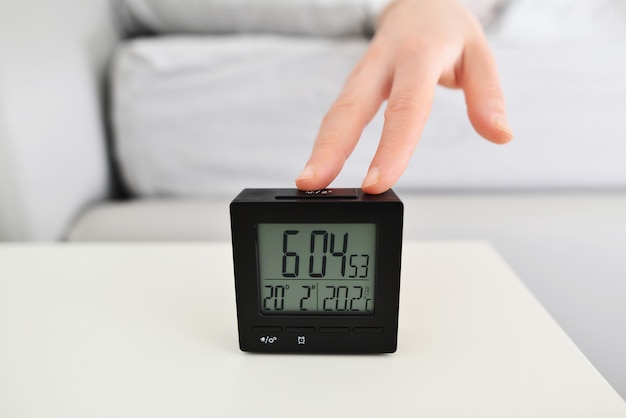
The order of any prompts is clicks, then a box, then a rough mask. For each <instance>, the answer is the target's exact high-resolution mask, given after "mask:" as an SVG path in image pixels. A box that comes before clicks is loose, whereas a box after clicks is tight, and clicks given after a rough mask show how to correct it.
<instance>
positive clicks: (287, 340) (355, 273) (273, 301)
mask: <svg viewBox="0 0 626 418" xmlns="http://www.w3.org/2000/svg"><path fill="white" fill-rule="evenodd" d="M230 215H231V231H232V246H233V261H234V272H235V291H236V301H237V319H238V328H239V346H240V348H241V350H243V351H254V352H266V353H273V352H282V353H391V352H395V351H396V347H397V335H398V306H399V296H400V262H401V252H402V221H403V205H402V202H401V201H400V199H399V198H398V196H396V194H395V193H394V192H393V191H391V190H389V191H387V192H385V193H383V194H380V195H368V194H365V193H364V192H363V191H362V190H360V189H325V190H318V191H314V192H303V191H300V190H297V189H245V190H243V191H242V192H241V193H240V194H239V195H238V196H237V197H236V198H235V199H234V200H233V201H232V203H231V205H230Z"/></svg>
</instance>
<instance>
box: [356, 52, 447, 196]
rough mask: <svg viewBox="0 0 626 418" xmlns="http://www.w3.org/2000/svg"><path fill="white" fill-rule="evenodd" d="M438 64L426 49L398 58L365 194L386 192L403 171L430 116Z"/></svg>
mask: <svg viewBox="0 0 626 418" xmlns="http://www.w3.org/2000/svg"><path fill="white" fill-rule="evenodd" d="M440 62H441V60H440V57H439V56H438V54H437V53H436V52H435V51H432V50H429V48H418V47H414V48H409V49H408V50H405V51H404V52H403V54H402V55H401V56H400V57H399V60H398V65H397V66H396V70H395V72H394V77H393V85H392V87H391V93H390V95H389V101H388V104H387V109H386V110H385V124H384V126H383V132H382V135H381V139H380V144H379V145H378V149H377V150H376V154H375V155H374V158H373V159H372V163H371V165H370V168H369V171H368V173H367V176H366V177H365V180H363V185H362V186H361V187H362V188H363V190H364V191H365V192H367V193H371V194H379V193H383V192H385V191H386V190H388V189H389V188H390V187H391V186H393V184H394V183H395V182H396V181H397V180H398V179H399V178H400V176H401V175H402V173H403V172H404V170H405V169H406V166H407V165H408V163H409V159H410V158H411V155H412V154H413V151H414V150H415V147H416V146H417V143H418V142H419V138H420V136H421V135H422V131H423V129H424V125H425V124H426V120H427V119H428V116H429V114H430V109H431V107H432V102H433V97H434V94H435V87H436V86H437V83H438V81H439V77H440V75H441V65H440V64H439V63H440Z"/></svg>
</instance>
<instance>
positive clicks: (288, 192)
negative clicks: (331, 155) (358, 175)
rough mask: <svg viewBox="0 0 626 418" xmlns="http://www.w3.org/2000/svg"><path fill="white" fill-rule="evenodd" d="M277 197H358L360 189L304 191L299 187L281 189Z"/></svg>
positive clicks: (277, 192)
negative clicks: (298, 188)
mask: <svg viewBox="0 0 626 418" xmlns="http://www.w3.org/2000/svg"><path fill="white" fill-rule="evenodd" d="M274 197H275V198H276V199H358V198H359V191H358V190H357V189H355V188H351V189H322V190H312V191H306V192H303V191H302V190H297V189H279V190H277V191H276V195H275V196H274Z"/></svg>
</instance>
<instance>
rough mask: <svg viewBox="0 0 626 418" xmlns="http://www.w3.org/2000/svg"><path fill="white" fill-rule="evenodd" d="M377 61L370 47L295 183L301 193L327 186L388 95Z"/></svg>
mask: <svg viewBox="0 0 626 418" xmlns="http://www.w3.org/2000/svg"><path fill="white" fill-rule="evenodd" d="M377 61H378V59H377V49H376V47H375V46H374V47H370V49H369V50H368V52H367V53H366V55H365V56H364V57H363V59H362V60H361V61H360V62H359V64H357V66H356V67H355V69H354V71H353V72H352V74H351V75H350V76H349V77H348V80H347V81H346V84H345V86H344V89H343V91H342V92H341V94H340V95H339V97H338V98H337V100H336V101H335V103H334V104H333V105H332V106H331V108H330V110H329V111H328V113H327V114H326V116H325V117H324V119H323V121H322V125H321V127H320V130H319V133H318V135H317V138H316V140H315V144H314V146H313V151H312V152H311V156H310V158H309V160H308V162H307V164H306V166H305V168H304V170H303V171H302V173H300V175H299V176H298V178H297V179H296V186H297V187H298V188H299V189H301V190H316V189H322V188H324V187H326V186H328V185H329V184H330V182H332V181H333V180H334V179H335V177H337V175H338V174H339V172H340V171H341V169H342V167H343V165H344V163H345V161H346V159H347V158H348V157H349V156H350V154H351V153H352V151H353V150H354V147H355V146H356V144H357V142H358V140H359V138H360V137H361V133H362V132H363V129H364V128H365V126H366V125H367V124H368V123H369V122H370V120H372V118H373V117H374V115H375V114H376V112H377V111H378V109H379V108H380V105H381V104H382V102H383V101H384V99H385V97H386V93H387V92H386V91H385V88H386V82H385V81H386V78H387V77H386V73H387V69H386V68H385V66H383V65H380V63H378V62H377Z"/></svg>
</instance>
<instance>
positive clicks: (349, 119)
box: [296, 0, 513, 194]
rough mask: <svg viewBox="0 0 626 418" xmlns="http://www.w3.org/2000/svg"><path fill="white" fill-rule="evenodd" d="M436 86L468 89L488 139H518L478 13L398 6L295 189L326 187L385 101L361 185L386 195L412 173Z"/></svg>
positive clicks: (436, 5)
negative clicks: (374, 148) (412, 159)
mask: <svg viewBox="0 0 626 418" xmlns="http://www.w3.org/2000/svg"><path fill="white" fill-rule="evenodd" d="M437 84H441V85H442V86H445V87H449V88H462V89H463V91H464V94H465V101H466V104H467V111H468V116H469V119H470V121H471V123H472V125H473V126H474V129H475V130H476V131H477V132H478V133H479V134H480V135H482V136H483V137H484V138H486V139H487V140H489V141H491V142H494V143H496V144H505V143H507V142H509V141H510V140H511V139H512V138H513V134H512V132H511V129H510V128H509V125H508V123H507V121H506V116H505V104H504V96H503V94H502V89H501V87H500V81H499V79H498V73H497V70H496V64H495V61H494V58H493V55H492V53H491V50H490V49H489V46H488V44H487V41H486V39H485V35H484V33H483V30H482V28H481V26H480V23H479V22H478V20H477V19H476V18H475V17H474V16H473V15H472V13H471V12H470V11H469V10H467V9H466V8H465V7H464V6H462V5H461V4H459V3H458V2H457V1H456V0H396V1H394V2H393V3H391V4H390V5H389V6H388V7H387V8H386V9H385V11H384V12H383V13H382V14H381V16H380V18H379V21H378V28H377V30H376V34H375V36H374V38H373V39H372V41H371V43H370V46H369V48H368V50H367V52H366V53H365V55H364V56H363V58H362V59H361V60H360V61H359V63H358V64H357V65H356V67H355V68H354V70H353V71H352V73H351V74H350V76H349V77H348V79H347V81H346V83H345V85H344V89H343V91H342V92H341V93H340V95H339V97H338V98H337V100H336V101H335V103H334V104H333V105H332V106H331V108H330V110H329V111H328V113H327V114H326V116H325V117H324V119H323V121H322V124H321V127H320V131H319V133H318V136H317V138H316V140H315V144H314V147H313V152H312V153H311V156H310V158H309V161H308V162H307V164H306V166H305V168H304V170H303V171H302V173H301V174H300V175H299V176H298V178H297V179H296V186H297V187H298V188H299V189H301V190H316V189H322V188H324V187H326V186H328V185H329V184H330V183H331V182H332V181H333V180H334V179H335V177H337V175H338V174H339V172H340V171H341V169H342V167H343V164H344V163H345V161H346V159H347V158H348V157H349V156H350V154H351V153H352V151H353V150H354V147H355V146H356V144H357V142H358V140H359V138H360V136H361V133H362V132H363V129H364V128H365V126H366V125H367V124H368V123H369V122H370V121H371V120H372V118H373V117H374V116H375V115H376V113H377V111H378V109H379V108H380V106H381V105H382V103H383V102H384V101H385V100H387V108H386V110H385V123H384V126H383V131H382V136H381V139H380V143H379V146H378V149H377V151H376V154H375V155H374V158H373V159H372V163H371V165H370V167H369V171H368V173H367V175H366V177H365V179H364V181H363V184H362V186H361V187H362V188H363V190H364V191H365V192H366V193H371V194H378V193H383V192H385V191H386V190H387V189H389V188H390V187H391V186H392V185H393V184H394V183H395V182H396V181H397V180H398V179H399V178H400V176H401V175H402V173H403V172H404V170H405V169H406V166H407V164H408V162H409V159H410V157H411V155H412V153H413V151H414V150H415V147H416V146H417V143H418V141H419V138H420V136H421V134H422V130H423V128H424V125H425V123H426V120H427V119H428V116H429V114H430V109H431V105H432V101H433V96H434V92H435V87H436V85H437Z"/></svg>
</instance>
